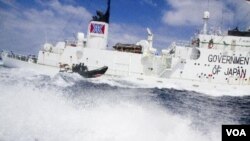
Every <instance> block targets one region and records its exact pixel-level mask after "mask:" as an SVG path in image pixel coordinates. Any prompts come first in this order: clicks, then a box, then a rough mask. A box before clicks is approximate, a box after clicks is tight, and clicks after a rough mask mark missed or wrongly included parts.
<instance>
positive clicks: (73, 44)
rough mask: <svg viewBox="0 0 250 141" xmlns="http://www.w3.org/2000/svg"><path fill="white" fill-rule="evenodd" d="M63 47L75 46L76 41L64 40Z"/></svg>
mask: <svg viewBox="0 0 250 141" xmlns="http://www.w3.org/2000/svg"><path fill="white" fill-rule="evenodd" d="M65 45H66V46H75V47H76V46H77V41H75V40H65Z"/></svg>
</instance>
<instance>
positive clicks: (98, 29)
mask: <svg viewBox="0 0 250 141" xmlns="http://www.w3.org/2000/svg"><path fill="white" fill-rule="evenodd" d="M104 31H105V25H104V24H95V23H92V24H91V25H90V33H96V34H104Z"/></svg>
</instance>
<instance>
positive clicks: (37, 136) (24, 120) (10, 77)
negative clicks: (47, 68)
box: [0, 68, 250, 141]
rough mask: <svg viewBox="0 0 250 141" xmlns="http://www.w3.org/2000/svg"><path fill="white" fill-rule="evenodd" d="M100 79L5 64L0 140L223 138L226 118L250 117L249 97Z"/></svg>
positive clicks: (0, 79)
mask: <svg viewBox="0 0 250 141" xmlns="http://www.w3.org/2000/svg"><path fill="white" fill-rule="evenodd" d="M96 81H97V80H88V79H83V78H81V77H80V76H78V75H74V74H58V75H56V76H46V75H39V74H36V73H33V72H28V71H25V70H20V69H8V68H0V91H1V93H0V113H1V114H0V140H3V141H12V140H15V141H44V140H46V141H57V140H60V141H69V140H70V141H80V140H84V141H97V140H98V141H100V140H101V141H103V140H109V141H116V140H119V141H123V140H124V141H127V140H135V141H138V140H139V141H147V140H148V141H152V140H170V141H171V140H173V141H189V140H190V141H196V140H197V141H200V140H202V141H219V140H221V125H222V124H249V123H250V115H249V114H250V108H249V107H250V96H241V97H230V96H220V97H212V96H208V95H204V94H199V93H196V92H192V91H184V90H175V89H159V88H128V87H120V85H122V82H119V83H118V82H116V81H114V82H112V81H111V80H110V82H109V83H112V85H110V84H107V83H102V82H98V83H97V82H96ZM124 85H132V84H127V83H126V84H124Z"/></svg>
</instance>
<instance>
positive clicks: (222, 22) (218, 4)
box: [0, 0, 250, 54]
mask: <svg viewBox="0 0 250 141" xmlns="http://www.w3.org/2000/svg"><path fill="white" fill-rule="evenodd" d="M106 2H107V0H0V44H1V46H0V50H9V51H10V50H12V51H14V52H18V53H25V54H37V52H38V51H39V49H40V48H41V47H42V45H43V44H44V43H45V42H51V43H54V44H55V43H56V42H57V41H64V40H66V39H67V40H73V39H74V38H75V35H76V33H77V32H84V33H85V34H86V32H87V25H88V23H89V21H90V20H91V18H92V16H93V15H95V11H96V10H102V11H105V10H106ZM204 11H210V20H209V29H213V30H216V29H219V28H220V29H221V30H222V31H227V30H228V29H233V28H235V27H236V26H238V27H239V29H241V30H246V29H247V28H248V27H250V2H247V1H246V0H111V15H110V26H109V39H108V40H109V48H112V46H113V45H114V44H115V43H118V42H120V43H136V42H138V41H140V40H142V39H146V38H147V31H146V28H147V27H149V28H150V29H151V31H152V32H153V34H154V43H153V45H154V47H155V48H157V49H158V51H160V50H161V49H164V48H167V47H168V46H169V45H170V44H171V43H172V42H177V41H184V40H187V41H188V40H190V39H191V37H192V36H193V35H194V33H196V32H198V31H199V30H201V29H202V26H203V21H202V16H203V12H204Z"/></svg>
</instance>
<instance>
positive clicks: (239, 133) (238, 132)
mask: <svg viewBox="0 0 250 141" xmlns="http://www.w3.org/2000/svg"><path fill="white" fill-rule="evenodd" d="M226 132H227V136H231V135H233V136H247V135H246V132H245V130H244V129H241V130H239V129H226Z"/></svg>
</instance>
